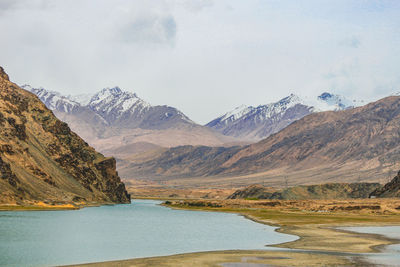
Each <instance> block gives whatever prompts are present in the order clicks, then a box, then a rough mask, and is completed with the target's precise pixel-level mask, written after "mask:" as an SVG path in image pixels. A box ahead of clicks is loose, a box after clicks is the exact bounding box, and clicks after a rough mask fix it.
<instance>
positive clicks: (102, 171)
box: [0, 67, 130, 206]
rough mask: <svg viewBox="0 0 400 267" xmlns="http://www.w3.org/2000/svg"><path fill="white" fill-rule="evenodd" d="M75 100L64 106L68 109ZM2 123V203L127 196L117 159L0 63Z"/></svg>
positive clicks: (103, 199)
mask: <svg viewBox="0 0 400 267" xmlns="http://www.w3.org/2000/svg"><path fill="white" fill-rule="evenodd" d="M53 100H54V101H53V102H51V104H53V105H55V106H57V107H59V108H61V107H60V106H58V104H59V102H57V101H56V100H57V98H54V99H53ZM73 104H74V103H68V105H67V104H65V105H64V106H63V107H62V108H64V109H65V110H68V111H69V112H70V111H72V110H74V109H75V107H74V105H73ZM0 125H1V127H0V133H1V134H0V192H1V194H0V203H2V204H3V203H4V204H15V205H28V206H29V205H39V204H40V203H42V204H43V203H45V204H48V205H59V204H72V203H78V204H79V205H82V204H87V205H92V204H104V203H129V202H130V197H129V195H128V193H127V191H126V189H125V185H124V184H123V183H122V182H121V180H120V177H119V176H118V173H117V172H116V162H115V159H114V158H106V157H104V156H103V155H102V154H100V153H98V152H96V151H95V150H94V149H93V148H92V147H90V146H89V145H88V144H87V143H86V142H85V141H84V140H82V139H81V138H80V137H79V136H78V135H76V134H75V133H74V132H72V131H71V130H70V128H69V127H68V125H67V124H66V123H65V122H62V121H60V120H59V119H57V118H56V117H55V116H54V115H53V113H52V112H51V111H50V110H49V109H48V108H46V106H45V105H44V104H43V103H42V102H41V101H40V100H39V99H38V97H37V96H35V95H34V94H32V93H30V92H27V91H25V90H23V89H21V88H19V87H18V86H17V85H16V84H14V83H12V82H10V80H9V77H8V75H7V74H6V73H5V72H4V70H3V69H2V68H1V67H0Z"/></svg>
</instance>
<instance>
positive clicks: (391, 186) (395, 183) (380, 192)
mask: <svg viewBox="0 0 400 267" xmlns="http://www.w3.org/2000/svg"><path fill="white" fill-rule="evenodd" d="M370 197H400V171H399V172H398V173H397V175H396V176H395V177H394V178H393V179H392V180H391V181H390V182H388V183H387V184H385V185H384V186H383V187H381V188H378V189H377V190H375V191H374V192H372V193H371V194H370Z"/></svg>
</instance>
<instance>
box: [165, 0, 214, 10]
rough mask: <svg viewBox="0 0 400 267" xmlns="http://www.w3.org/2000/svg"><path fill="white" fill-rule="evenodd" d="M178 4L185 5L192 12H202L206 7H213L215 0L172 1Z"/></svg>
mask: <svg viewBox="0 0 400 267" xmlns="http://www.w3.org/2000/svg"><path fill="white" fill-rule="evenodd" d="M171 2H173V3H176V4H177V5H181V6H183V7H184V8H185V9H186V10H188V11H190V12H195V13H196V12H200V11H202V10H204V9H205V8H209V7H212V6H213V5H214V1H213V0H175V1H171Z"/></svg>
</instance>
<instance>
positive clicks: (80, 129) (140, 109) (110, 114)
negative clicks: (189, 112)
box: [21, 85, 239, 158]
mask: <svg viewBox="0 0 400 267" xmlns="http://www.w3.org/2000/svg"><path fill="white" fill-rule="evenodd" d="M21 87H22V88H24V89H25V90H27V91H30V92H32V93H34V94H36V95H37V96H38V97H39V98H40V99H41V100H42V101H43V103H44V104H45V105H46V106H47V107H48V108H49V109H51V110H53V112H54V114H55V115H56V116H57V117H58V118H59V119H61V120H63V121H65V122H67V123H68V125H69V126H70V127H71V129H72V130H73V131H75V132H76V133H78V134H79V135H80V136H81V137H83V138H84V139H85V140H87V142H88V143H89V144H91V145H92V146H93V147H95V148H96V149H98V150H99V151H101V152H103V153H105V154H107V155H115V156H117V157H118V158H123V157H125V156H129V155H132V154H135V153H137V152H138V151H139V152H143V151H147V150H152V149H157V148H161V147H173V146H179V145H187V144H190V145H211V146H216V145H219V146H221V145H224V144H231V143H235V142H238V141H239V140H238V139H236V138H233V137H229V136H225V135H222V134H220V133H218V132H217V131H215V130H213V129H210V128H208V127H204V126H201V125H198V124H196V123H194V122H193V121H191V120H190V119H189V118H188V117H187V116H186V115H185V114H183V113H182V112H181V111H179V110H178V109H176V108H173V107H170V106H166V105H164V106H152V105H150V104H149V103H147V102H146V101H144V100H142V99H140V98H139V97H138V96H137V95H136V94H134V93H131V92H127V91H123V90H121V89H120V88H119V87H113V88H105V89H102V90H101V91H99V92H97V93H96V94H93V95H81V96H64V95H61V94H60V93H58V92H54V91H49V90H46V89H44V88H33V87H31V86H29V85H23V86H21Z"/></svg>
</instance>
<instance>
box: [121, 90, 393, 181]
mask: <svg viewBox="0 0 400 267" xmlns="http://www.w3.org/2000/svg"><path fill="white" fill-rule="evenodd" d="M399 152H400V97H396V96H392V97H387V98H384V99H381V100H379V101H376V102H373V103H370V104H367V105H365V106H362V107H358V108H353V109H345V110H342V111H337V112H330V111H328V112H318V113H312V114H309V115H308V116H305V117H303V118H302V119H299V120H297V121H295V122H293V123H292V124H290V125H289V126H287V127H286V128H284V129H282V130H281V131H279V132H278V133H275V134H273V135H270V136H269V137H268V138H266V139H263V140H262V141H260V142H258V143H254V144H251V145H248V146H245V147H232V148H226V149H224V148H219V149H218V148H208V147H193V146H192V147H191V146H185V147H177V148H172V149H169V150H166V151H162V152H160V153H159V154H157V155H153V156H152V157H151V158H149V157H148V158H146V159H145V160H142V159H141V160H140V162H139V159H138V161H137V162H135V161H133V162H132V164H131V165H130V166H129V168H128V167H127V169H126V170H124V172H126V173H128V172H130V173H132V178H138V179H180V178H189V177H202V179H201V181H204V180H206V179H205V177H213V179H214V178H215V179H219V178H223V177H230V178H229V181H230V182H233V181H235V180H234V177H237V182H240V183H246V182H247V183H249V182H252V183H255V182H256V181H263V182H266V183H268V185H269V186H274V185H280V186H282V184H283V183H284V180H285V179H286V178H287V180H288V183H289V185H291V186H292V185H298V184H309V183H314V184H315V183H322V182H355V181H374V182H375V181H379V180H380V179H386V177H387V174H388V172H390V170H391V168H392V167H393V166H395V165H396V163H397V162H399V160H400V156H399V155H400V153H399ZM250 177H251V179H250ZM210 179H211V178H207V180H210ZM227 179H228V178H227ZM199 181H200V180H199ZM201 181H200V182H201ZM215 181H217V180H215Z"/></svg>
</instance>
